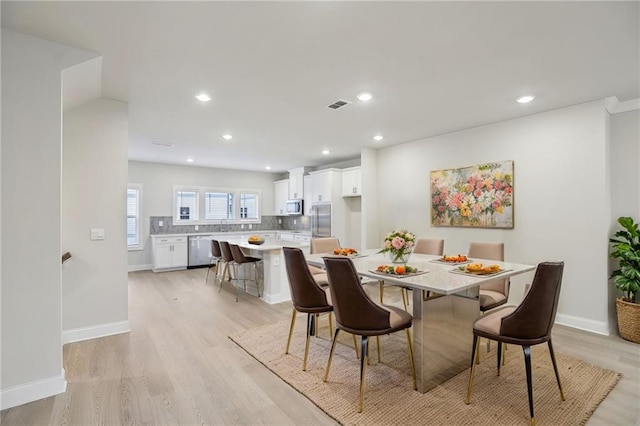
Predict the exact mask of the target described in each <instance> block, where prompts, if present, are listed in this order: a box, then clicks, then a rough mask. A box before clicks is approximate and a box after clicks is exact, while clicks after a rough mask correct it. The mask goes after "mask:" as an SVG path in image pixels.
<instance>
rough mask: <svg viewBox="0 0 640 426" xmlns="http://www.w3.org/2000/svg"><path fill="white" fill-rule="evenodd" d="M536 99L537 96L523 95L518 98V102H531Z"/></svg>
mask: <svg viewBox="0 0 640 426" xmlns="http://www.w3.org/2000/svg"><path fill="white" fill-rule="evenodd" d="M534 99H535V96H531V95H526V96H521V97H519V98H518V99H516V102H518V103H519V104H526V103H528V102H531V101H532V100H534Z"/></svg>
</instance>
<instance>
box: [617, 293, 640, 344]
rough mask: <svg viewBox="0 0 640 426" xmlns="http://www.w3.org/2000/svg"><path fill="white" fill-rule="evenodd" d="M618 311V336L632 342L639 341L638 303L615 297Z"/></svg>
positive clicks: (639, 310) (639, 319) (639, 305)
mask: <svg viewBox="0 0 640 426" xmlns="http://www.w3.org/2000/svg"><path fill="white" fill-rule="evenodd" d="M616 312H617V313H618V331H619V332H620V337H622V338H623V339H625V340H629V341H631V342H634V343H640V303H630V302H625V301H624V300H622V299H620V298H618V299H616Z"/></svg>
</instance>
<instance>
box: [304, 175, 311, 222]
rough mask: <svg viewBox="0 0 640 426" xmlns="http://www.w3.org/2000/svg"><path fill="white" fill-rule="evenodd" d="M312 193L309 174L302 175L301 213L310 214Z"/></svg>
mask: <svg viewBox="0 0 640 426" xmlns="http://www.w3.org/2000/svg"><path fill="white" fill-rule="evenodd" d="M312 197H313V194H311V176H310V175H307V176H305V177H304V199H303V201H302V208H303V209H304V210H303V211H302V214H304V215H306V216H311V205H312V204H313V198H312Z"/></svg>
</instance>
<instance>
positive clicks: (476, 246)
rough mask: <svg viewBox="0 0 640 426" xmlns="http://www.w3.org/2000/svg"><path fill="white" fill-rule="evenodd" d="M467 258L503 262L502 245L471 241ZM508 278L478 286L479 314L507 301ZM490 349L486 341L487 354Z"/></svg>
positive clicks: (489, 344)
mask: <svg viewBox="0 0 640 426" xmlns="http://www.w3.org/2000/svg"><path fill="white" fill-rule="evenodd" d="M467 256H468V257H469V258H470V259H474V258H479V259H489V260H498V261H500V262H503V261H504V243H500V242H495V243H494V242H480V241H471V242H470V243H469V250H468V252H467ZM509 287H510V280H509V278H503V279H497V280H495V281H490V282H488V283H485V284H480V290H479V297H480V313H482V314H484V313H485V312H487V311H489V310H491V309H494V308H497V307H498V306H502V305H504V304H505V303H507V300H508V299H509ZM490 349H491V343H490V341H487V352H489V350H490Z"/></svg>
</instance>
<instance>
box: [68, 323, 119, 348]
mask: <svg viewBox="0 0 640 426" xmlns="http://www.w3.org/2000/svg"><path fill="white" fill-rule="evenodd" d="M130 331H131V328H129V321H117V322H110V323H107V324H99V325H94V326H91V327H81V328H73V329H70V330H63V331H62V344H63V345H64V344H67V343H73V342H80V341H82V340H89V339H95V338H98V337H105V336H111V335H114V334H120V333H128V332H130Z"/></svg>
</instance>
